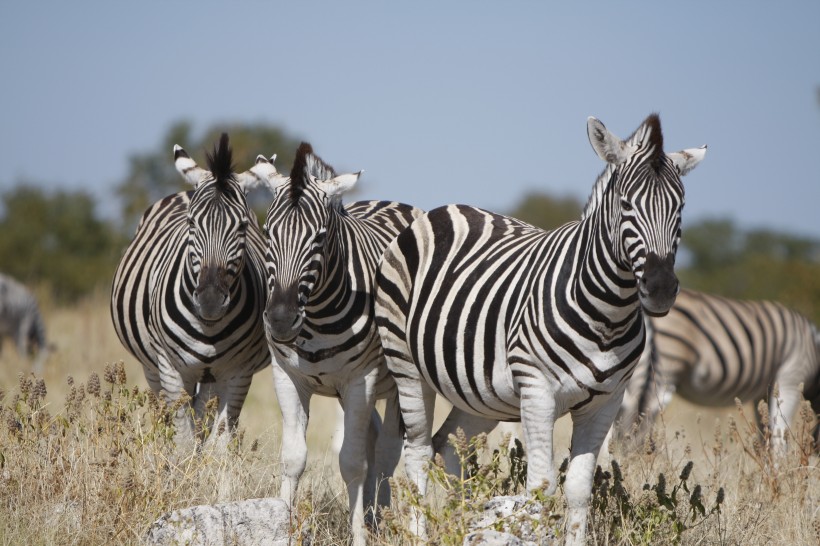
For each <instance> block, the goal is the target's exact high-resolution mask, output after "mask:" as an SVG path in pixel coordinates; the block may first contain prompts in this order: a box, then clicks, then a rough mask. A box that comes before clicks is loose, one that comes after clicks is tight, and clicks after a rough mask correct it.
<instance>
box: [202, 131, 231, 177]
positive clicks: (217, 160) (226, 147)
mask: <svg viewBox="0 0 820 546" xmlns="http://www.w3.org/2000/svg"><path fill="white" fill-rule="evenodd" d="M205 157H206V158H207V160H208V170H209V171H211V174H212V175H213V176H214V180H215V181H216V188H217V190H219V191H222V190H224V189H226V188H227V182H228V181H229V180H236V178H235V177H234V174H233V173H234V165H233V150H232V149H231V146H230V144H229V143H228V133H222V136H221V137H220V138H219V144H216V145H214V151H213V152H212V153H206V154H205Z"/></svg>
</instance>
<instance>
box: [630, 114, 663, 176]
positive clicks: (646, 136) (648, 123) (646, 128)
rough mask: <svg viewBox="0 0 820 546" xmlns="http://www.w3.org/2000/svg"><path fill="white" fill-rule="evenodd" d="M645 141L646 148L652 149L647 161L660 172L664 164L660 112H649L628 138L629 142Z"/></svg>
mask: <svg viewBox="0 0 820 546" xmlns="http://www.w3.org/2000/svg"><path fill="white" fill-rule="evenodd" d="M637 141H643V147H644V149H647V150H649V151H650V155H648V156H647V161H648V162H649V164H650V165H651V166H652V168H653V169H654V170H655V172H656V173H657V172H660V170H661V166H662V165H663V158H664V153H663V132H662V131H661V119H660V117H659V116H658V114H649V116H648V117H647V118H646V119H645V120H644V122H643V123H642V124H641V126H640V127H638V129H637V130H636V131H635V132H634V133H633V134H632V136H630V137H629V138H628V139H627V142H629V143H630V144H634V143H636V142H637Z"/></svg>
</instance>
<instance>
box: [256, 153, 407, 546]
mask: <svg viewBox="0 0 820 546" xmlns="http://www.w3.org/2000/svg"><path fill="white" fill-rule="evenodd" d="M259 161H261V162H264V158H260V160H259ZM257 165H259V163H258V164H257ZM359 174H360V173H357V174H343V175H337V174H336V173H335V171H334V170H333V168H332V167H330V166H329V165H327V164H326V163H324V162H323V161H322V160H321V159H320V158H319V157H318V156H316V155H315V154H314V153H313V149H312V148H311V146H310V145H309V144H307V143H302V145H301V146H300V147H299V149H298V150H297V152H296V159H295V161H294V164H293V169H292V171H291V176H290V178H283V177H272V178H271V187H272V189H273V191H274V198H273V202H272V203H271V205H270V208H269V210H268V217H267V224H266V226H265V231H266V234H267V237H268V251H267V255H266V261H267V279H268V289H269V297H268V301H267V307H266V309H265V319H264V320H265V332H266V334H267V338H268V342H269V344H270V350H271V354H272V355H273V357H274V361H275V362H274V367H273V374H274V384H275V388H276V396H277V398H278V400H279V406H280V408H281V411H282V423H283V430H282V462H283V463H284V468H283V471H284V475H283V476H282V486H281V491H280V496H281V497H282V498H283V499H285V500H286V501H287V502H289V503H292V502H293V499H294V495H295V493H296V487H297V484H298V481H299V478H300V476H301V475H302V473H303V471H304V469H305V463H306V460H307V445H306V443H305V429H306V427H307V424H308V417H309V409H310V406H309V405H310V398H311V396H312V395H314V394H319V395H322V396H333V397H337V398H339V399H340V403H341V405H342V407H343V409H344V425H345V427H344V428H345V434H344V439H343V440H342V446H341V450H340V454H339V467H340V469H341V473H342V478H343V479H344V481H345V483H346V484H347V489H348V496H349V503H350V524H351V530H352V533H353V542H354V544H356V545H361V544H364V543H365V530H364V523H365V511H366V510H367V511H368V514H372V512H369V511H370V510H371V509H372V508H373V504H374V500H375V497H376V490H377V486H378V502H379V504H380V505H384V504H387V503H389V501H390V490H389V486H388V483H387V481H386V480H385V481H384V482H383V483H381V485H379V484H378V481H379V480H380V479H381V478H382V477H386V476H389V475H391V474H392V472H393V469H394V468H395V466H396V464H397V463H398V460H399V458H400V456H401V434H400V431H399V412H398V406H397V398H396V388H395V384H394V382H393V379H392V378H391V377H390V375H389V374H388V372H387V368H386V367H385V365H384V358H383V355H382V349H381V344H380V343H379V339H378V333H377V331H376V325H375V322H374V316H373V296H372V291H373V282H374V276H375V272H376V265H377V263H378V260H379V258H380V256H381V253H382V250H383V249H384V247H385V246H387V244H388V243H389V242H390V241H391V240H393V238H394V237H395V236H396V235H397V234H398V233H399V231H401V230H402V229H403V228H404V227H406V226H407V225H408V224H409V223H410V222H411V221H412V220H413V218H415V217H416V216H418V215H419V214H420V213H421V211H419V210H417V209H415V208H414V207H411V206H409V205H403V204H399V203H393V202H387V201H366V202H356V203H352V204H349V205H347V206H342V195H343V194H344V193H345V192H346V191H348V190H349V189H350V188H352V187H353V185H354V184H355V183H356V181H357V180H358V178H359ZM377 398H386V399H387V410H386V413H385V419H384V424H383V426H381V431H380V432H379V431H378V429H379V427H380V425H381V423H380V421H381V419H380V418H379V416H378V413H376V411H375V409H374V404H375V401H376V399H377ZM377 438H378V442H377V443H375V445H374V442H375V441H376V439H377ZM367 517H368V518H370V515H368V516H367Z"/></svg>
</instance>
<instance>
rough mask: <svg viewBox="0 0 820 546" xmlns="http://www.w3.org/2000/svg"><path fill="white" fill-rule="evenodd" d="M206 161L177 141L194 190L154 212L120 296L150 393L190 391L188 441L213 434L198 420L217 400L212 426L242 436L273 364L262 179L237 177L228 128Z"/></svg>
mask: <svg viewBox="0 0 820 546" xmlns="http://www.w3.org/2000/svg"><path fill="white" fill-rule="evenodd" d="M207 161H208V170H205V169H203V168H201V167H199V166H198V165H197V164H196V162H194V160H193V159H191V157H190V156H189V155H188V153H187V152H186V151H185V150H184V149H183V148H182V147H180V146H178V145H176V146H174V164H175V166H176V168H177V170H178V171H179V172H180V174H182V176H183V178H185V180H186V181H187V182H188V183H190V184H191V185H193V186H194V189H193V191H187V192H180V193H176V194H172V195H169V196H167V197H165V198H164V199H161V200H160V201H157V202H156V203H155V204H154V205H152V206H151V207H150V208H148V210H147V211H146V212H145V214H144V215H143V217H142V219H141V221H140V223H139V226H138V227H137V230H136V234H135V235H134V239H133V240H132V241H131V243H130V244H129V245H128V247H127V248H126V250H125V252H124V255H123V257H122V259H121V261H120V262H119V265H118V267H117V270H116V273H115V275H114V279H113V286H112V292H111V318H112V321H113V323H114V328H115V329H116V331H117V335H118V336H119V339H120V341H121V342H122V343H123V345H124V346H125V348H126V349H127V350H128V351H129V352H130V353H131V354H133V355H134V356H135V357H136V358H137V360H139V362H140V363H142V366H143V371H144V373H145V378H146V380H147V382H148V384H149V386H150V387H151V389H152V390H153V391H154V392H156V393H163V395H164V396H165V398H166V400H167V401H168V402H169V403H172V402H174V401H176V400H178V399H179V398H180V397H183V396H184V395H185V394H187V395H188V396H190V402H189V403H188V404H183V405H181V407H180V408H179V410H178V411H177V412H176V415H175V424H176V426H177V433H176V440H177V444H178V445H180V446H186V445H191V442H194V443H195V444H197V445H199V444H200V442H201V441H202V440H203V439H205V433H204V431H203V430H198V429H199V426H198V425H197V421H199V420H200V419H202V418H203V416H204V415H205V413H206V412H205V409H206V408H205V405H206V403H207V402H208V401H209V400H210V399H211V398H212V397H214V396H216V397H217V398H218V405H217V408H216V410H217V412H216V417H215V418H214V421H213V423H211V425H212V427H211V430H212V431H214V432H222V431H224V430H225V429H227V430H228V432H230V433H233V432H234V431H235V429H236V426H237V420H238V418H239V413H240V411H241V409H242V405H243V403H244V401H245V397H246V395H247V393H248V389H249V388H250V383H251V379H252V377H253V374H255V373H256V372H258V371H260V370H262V369H263V368H265V367H267V366H268V365H269V364H270V354H269V352H268V347H267V342H266V341H265V333H264V329H263V326H262V311H263V305H264V301H265V299H266V297H267V294H266V288H265V281H264V270H265V258H264V256H265V243H264V238H263V236H262V233H261V231H260V229H259V227H258V223H257V220H256V216H255V214H254V213H253V211H251V210H250V209H249V207H248V203H247V200H246V198H245V194H246V192H248V191H250V189H252V188H253V187H255V186H256V185H258V184H259V183H260V181H261V179H260V178H259V174H257V173H255V172H254V173H251V172H245V173H242V174H238V175H237V174H234V173H233V165H232V150H231V148H230V144H229V139H228V135H227V134H224V133H223V134H222V136H221V138H220V140H219V143H218V145H216V146H215V147H214V149H213V153H210V154H208V155H207ZM192 409H193V414H194V415H193V416H192V415H191V413H192V411H191V410H192ZM194 419H196V420H197V421H195V420H194ZM215 437H218V438H219V439H217V440H214V442H216V445H219V446H222V447H224V446H225V445H226V444H227V441H228V438H229V437H230V434H216V433H213V434H211V435H210V436H209V437H208V443H209V444H210V443H212V442H211V439H213V438H215Z"/></svg>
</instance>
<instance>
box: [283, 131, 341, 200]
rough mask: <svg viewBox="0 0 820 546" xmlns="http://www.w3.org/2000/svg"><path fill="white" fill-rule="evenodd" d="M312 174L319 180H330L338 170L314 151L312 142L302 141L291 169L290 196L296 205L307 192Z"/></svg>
mask: <svg viewBox="0 0 820 546" xmlns="http://www.w3.org/2000/svg"><path fill="white" fill-rule="evenodd" d="M311 176H313V177H314V178H318V179H319V180H329V179H331V178H333V177H335V176H336V171H334V170H333V167H331V166H330V165H328V164H327V163H325V162H324V161H322V159H321V158H320V157H319V156H317V155H316V154H314V153H313V147H312V146H311V145H310V144H308V143H307V142H302V143H301V144H300V145H299V149H297V150H296V158H295V159H294V160H293V168H292V169H291V170H290V198H291V201H292V202H293V204H294V205H295V204H296V203H297V202H298V201H299V198H300V197H302V194H303V193H304V192H305V188H306V187H307V184H308V182H309V181H310V177H311Z"/></svg>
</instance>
